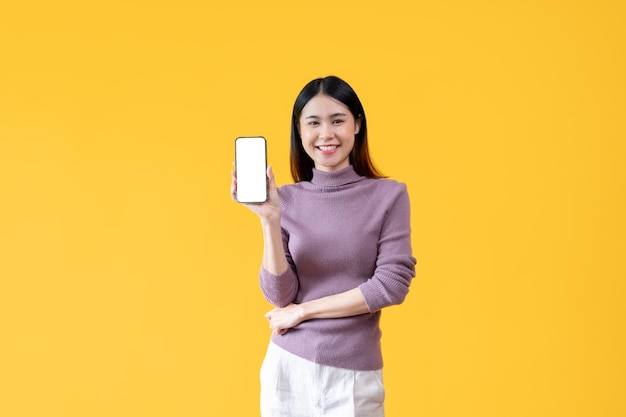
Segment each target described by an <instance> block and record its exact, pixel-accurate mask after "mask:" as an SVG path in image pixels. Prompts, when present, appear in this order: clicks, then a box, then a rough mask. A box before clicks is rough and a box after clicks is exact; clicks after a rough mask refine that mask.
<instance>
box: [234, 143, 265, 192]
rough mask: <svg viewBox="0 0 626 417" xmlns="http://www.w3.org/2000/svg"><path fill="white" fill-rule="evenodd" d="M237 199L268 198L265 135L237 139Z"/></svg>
mask: <svg viewBox="0 0 626 417" xmlns="http://www.w3.org/2000/svg"><path fill="white" fill-rule="evenodd" d="M235 171H236V176H237V191H236V197H237V201H239V202H240V203H263V202H264V201H266V200H267V143H266V141H265V138H264V137H263V136H245V137H238V138H236V139H235Z"/></svg>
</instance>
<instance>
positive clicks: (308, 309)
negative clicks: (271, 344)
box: [265, 288, 369, 334]
mask: <svg viewBox="0 0 626 417" xmlns="http://www.w3.org/2000/svg"><path fill="white" fill-rule="evenodd" d="M365 313H369V309H368V308H367V304H366V303H365V298H363V295H362V294H361V290H360V289H359V288H354V289H352V290H348V291H346V292H342V293H339V294H335V295H329V296H327V297H322V298H318V299H317V300H311V301H306V302H304V303H302V304H290V305H288V306H285V307H283V308H275V309H273V310H272V311H269V312H268V313H267V314H265V318H266V319H267V320H269V322H270V328H271V329H272V331H273V332H274V333H276V334H284V333H285V332H287V330H289V329H290V328H292V327H295V326H297V325H298V324H300V323H302V322H303V321H306V320H312V319H336V318H341V317H351V316H356V315H359V314H365Z"/></svg>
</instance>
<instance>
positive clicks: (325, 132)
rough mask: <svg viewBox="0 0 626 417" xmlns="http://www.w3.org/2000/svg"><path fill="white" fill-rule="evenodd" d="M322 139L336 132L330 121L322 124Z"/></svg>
mask: <svg viewBox="0 0 626 417" xmlns="http://www.w3.org/2000/svg"><path fill="white" fill-rule="evenodd" d="M319 132H320V139H330V138H332V137H333V136H334V135H335V133H334V131H333V127H332V126H331V125H330V123H322V124H321V126H320V131H319Z"/></svg>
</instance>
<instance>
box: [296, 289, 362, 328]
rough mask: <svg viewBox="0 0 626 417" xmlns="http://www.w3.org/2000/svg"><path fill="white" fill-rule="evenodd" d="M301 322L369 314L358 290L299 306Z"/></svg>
mask: <svg viewBox="0 0 626 417" xmlns="http://www.w3.org/2000/svg"><path fill="white" fill-rule="evenodd" d="M300 307H301V308H302V313H301V314H302V321H305V320H311V319H334V318H341V317H350V316H356V315H359V314H364V313H369V309H368V308H367V304H366V303H365V298H363V294H362V293H361V290H360V289H359V288H353V289H351V290H348V291H346V292H342V293H339V294H334V295H329V296H327V297H322V298H318V299H317V300H311V301H307V302H304V303H302V304H300Z"/></svg>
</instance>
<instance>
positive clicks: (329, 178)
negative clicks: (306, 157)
mask: <svg viewBox="0 0 626 417" xmlns="http://www.w3.org/2000/svg"><path fill="white" fill-rule="evenodd" d="M362 179H365V177H362V176H360V175H359V174H357V173H356V171H355V170H354V168H353V167H352V165H350V166H348V167H346V168H342V169H340V170H339V171H333V172H326V171H320V170H318V169H315V168H313V178H312V179H311V184H313V185H317V186H320V187H340V186H342V185H347V184H351V183H354V182H357V181H361V180H362Z"/></svg>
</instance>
